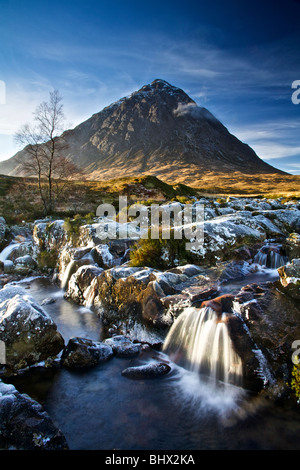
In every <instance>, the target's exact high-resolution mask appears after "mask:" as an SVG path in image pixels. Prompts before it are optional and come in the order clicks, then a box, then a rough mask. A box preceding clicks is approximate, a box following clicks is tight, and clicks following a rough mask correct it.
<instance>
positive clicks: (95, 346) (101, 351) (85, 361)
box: [60, 337, 113, 368]
mask: <svg viewBox="0 0 300 470" xmlns="http://www.w3.org/2000/svg"><path fill="white" fill-rule="evenodd" d="M112 355H113V350H112V348H111V347H110V346H109V345H108V344H105V343H101V342H99V341H92V340H91V339H88V338H79V337H75V338H70V340H69V342H68V344H67V346H66V347H65V349H64V350H63V353H62V356H61V361H60V362H61V364H62V365H63V366H64V367H69V368H73V367H75V368H76V367H92V366H96V365H97V364H100V363H101V362H105V361H107V360H108V359H110V358H111V357H112Z"/></svg>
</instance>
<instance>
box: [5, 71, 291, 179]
mask: <svg viewBox="0 0 300 470" xmlns="http://www.w3.org/2000/svg"><path fill="white" fill-rule="evenodd" d="M59 139H62V140H63V141H64V143H66V144H67V146H68V148H67V149H66V150H65V151H64V154H63V155H64V156H66V157H68V158H69V159H70V160H72V161H73V162H74V163H75V164H76V165H78V166H79V167H80V168H83V169H84V170H85V172H86V174H87V176H88V177H89V179H94V180H109V179H111V178H114V177H122V176H137V175H143V174H150V175H154V176H157V177H158V178H160V179H163V180H166V181H177V180H178V181H179V182H181V183H187V184H190V183H191V181H193V179H199V178H201V175H203V174H204V173H207V172H215V173H218V172H221V173H224V172H225V173H226V172H241V173H243V174H252V173H253V174H256V173H259V174H272V173H279V174H285V172H282V171H281V170H278V169H276V168H274V167H272V166H270V165H269V164H267V163H266V162H264V161H263V160H261V159H260V158H259V157H258V156H257V155H256V153H255V152H254V150H253V149H251V147H249V145H247V144H245V143H243V142H241V141H239V139H237V137H235V136H234V135H232V134H231V133H230V132H229V131H228V129H227V128H226V127H225V126H224V125H223V124H222V123H221V122H220V121H219V120H218V119H217V118H216V117H215V116H213V114H211V113H210V111H208V110H207V109H206V108H204V107H200V106H198V105H197V104H196V102H195V101H194V100H193V99H192V98H190V97H189V96H188V95H187V94H186V93H185V92H184V91H183V90H182V89H180V88H178V87H175V86H173V85H171V84H169V83H168V82H166V81H165V80H161V79H156V80H154V81H153V82H152V83H151V84H148V85H144V86H143V87H142V88H140V89H139V90H137V91H135V92H133V93H131V94H130V95H129V96H126V97H124V98H121V99H120V100H118V101H116V102H114V103H112V104H110V105H109V106H106V107H105V108H103V109H102V110H101V111H100V112H98V113H95V114H93V115H92V116H91V117H90V118H88V119H87V120H86V121H84V122H82V123H81V124H79V125H77V126H76V127H75V128H73V129H70V130H67V131H65V132H63V134H61V136H60V137H59ZM19 158H26V149H23V150H21V151H20V152H18V153H17V154H16V155H15V156H13V157H12V158H10V159H9V160H6V161H5V162H0V173H3V174H9V175H16V174H18V171H19V170H18V165H17V161H18V159H19Z"/></svg>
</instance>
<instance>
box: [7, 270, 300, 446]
mask: <svg viewBox="0 0 300 470" xmlns="http://www.w3.org/2000/svg"><path fill="white" fill-rule="evenodd" d="M24 285H25V287H27V288H29V291H30V292H31V294H32V295H33V296H35V298H36V299H37V300H38V301H40V302H41V301H42V300H43V299H45V298H47V297H53V298H54V299H55V300H56V301H55V303H51V304H48V305H45V306H44V308H45V309H46V310H47V311H48V313H49V314H50V315H51V316H52V318H53V319H54V320H55V322H56V323H57V325H58V329H59V331H60V332H61V333H62V335H63V336H64V338H65V341H66V342H67V341H68V339H69V338H70V337H72V336H84V337H88V338H91V339H94V340H101V339H103V332H102V328H101V321H100V320H99V318H98V317H97V316H96V315H95V314H94V313H93V312H92V311H91V310H89V309H87V308H84V307H80V306H78V305H75V304H73V303H71V302H69V301H66V300H65V299H64V298H63V291H62V290H61V289H59V288H57V287H55V286H53V285H51V284H50V283H49V282H48V281H47V280H45V279H35V280H32V281H31V282H28V283H27V284H26V283H25V284H24ZM206 314H208V315H209V313H208V312H206ZM195 321H196V319H195ZM197 321H198V323H201V321H203V318H202V319H198V320H197ZM202 326H203V325H202ZM224 334H225V337H226V332H225V333H224V331H223V333H222V334H221V335H223V336H224ZM208 336H209V335H208ZM229 346H230V345H228V344H227V346H226V347H229ZM229 350H230V347H229ZM153 359H159V360H164V361H168V362H169V364H171V366H172V371H171V373H170V374H167V375H166V376H164V377H162V378H160V379H156V380H130V379H128V378H126V377H123V376H122V375H121V372H122V370H124V369H125V368H127V367H129V366H134V365H140V364H144V363H147V362H149V361H152V360H153ZM235 359H236V358H235ZM235 359H234V361H235ZM197 367H198V366H196V368H197ZM11 380H12V381H13V382H14V384H15V386H16V388H17V389H18V390H19V391H21V392H25V393H28V394H29V395H30V396H32V397H33V398H34V399H36V400H38V401H39V402H40V403H42V404H43V406H44V408H45V409H46V411H47V412H48V413H49V414H50V416H51V418H52V419H53V421H54V423H55V424H56V425H57V426H58V427H59V428H60V429H61V430H62V432H63V433H64V435H65V436H66V439H67V441H68V444H69V447H70V449H77V450H80V449H81V450H101V449H104V450H112V449H120V450H141V449H147V450H166V449H167V450H191V451H193V450H197V449H198V450H201V449H208V450H209V449H210V450H215V449H233V450H234V449H279V450H280V449H300V442H299V435H300V434H299V433H300V419H299V418H300V412H299V410H298V409H294V408H293V407H290V406H287V405H286V406H285V407H283V406H279V405H275V404H274V403H273V402H272V401H270V400H265V399H262V398H256V397H253V396H249V395H248V394H247V393H246V392H245V391H244V390H243V389H241V388H240V387H239V386H236V385H228V384H226V383H224V382H222V387H216V381H215V379H214V380H211V379H209V378H206V380H203V379H202V378H201V376H200V375H199V373H198V371H195V370H193V367H192V368H189V369H188V368H186V367H183V366H182V365H180V364H175V363H174V362H172V358H171V357H169V356H168V355H167V353H166V351H165V352H158V351H153V350H150V351H144V352H142V353H141V355H140V356H138V357H136V358H132V359H125V358H117V357H114V358H112V359H111V360H109V361H108V362H106V363H104V364H101V365H99V366H97V367H93V368H91V369H86V370H76V371H75V370H67V369H60V368H58V369H56V368H54V369H43V368H33V369H32V370H31V371H30V372H28V373H26V374H23V375H21V376H19V377H17V378H14V379H11Z"/></svg>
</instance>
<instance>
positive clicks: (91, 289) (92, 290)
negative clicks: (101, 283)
mask: <svg viewBox="0 0 300 470" xmlns="http://www.w3.org/2000/svg"><path fill="white" fill-rule="evenodd" d="M97 286H98V279H97V277H94V279H93V280H92V282H91V284H90V285H89V286H88V288H87V289H86V291H85V292H84V296H85V301H84V305H85V306H86V307H87V308H91V307H92V306H93V302H94V298H95V295H96V289H97Z"/></svg>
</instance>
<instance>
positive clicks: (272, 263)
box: [253, 245, 288, 269]
mask: <svg viewBox="0 0 300 470" xmlns="http://www.w3.org/2000/svg"><path fill="white" fill-rule="evenodd" d="M287 262H288V257H287V256H285V255H284V254H283V253H282V252H281V248H280V246H277V245H264V246H263V247H262V248H261V249H260V250H259V251H258V252H257V254H256V255H255V257H254V260H253V263H254V264H258V265H259V266H264V267H265V268H269V269H277V268H279V267H280V266H284V265H285V264H286V263H287Z"/></svg>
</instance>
